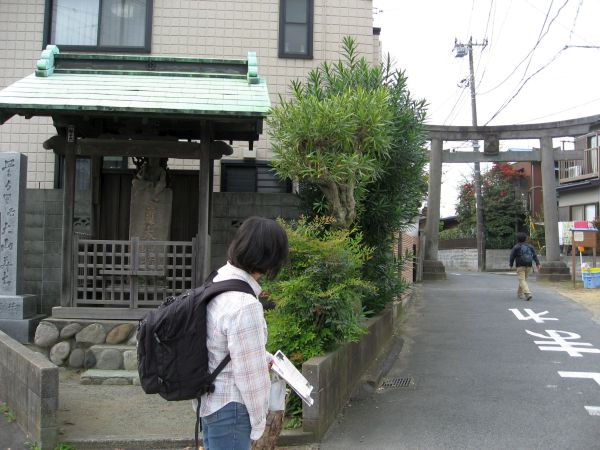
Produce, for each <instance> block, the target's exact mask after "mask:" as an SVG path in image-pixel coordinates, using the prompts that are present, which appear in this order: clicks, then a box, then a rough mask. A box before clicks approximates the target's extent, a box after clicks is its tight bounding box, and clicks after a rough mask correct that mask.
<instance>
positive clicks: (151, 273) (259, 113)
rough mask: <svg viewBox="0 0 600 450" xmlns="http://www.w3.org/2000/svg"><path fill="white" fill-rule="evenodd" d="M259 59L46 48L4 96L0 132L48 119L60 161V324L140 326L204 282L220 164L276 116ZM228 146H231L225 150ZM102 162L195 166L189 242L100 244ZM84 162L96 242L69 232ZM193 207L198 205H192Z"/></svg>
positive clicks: (56, 313)
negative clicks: (149, 310) (147, 314)
mask: <svg viewBox="0 0 600 450" xmlns="http://www.w3.org/2000/svg"><path fill="white" fill-rule="evenodd" d="M270 106H271V104H270V100H269V94H268V90H267V85H266V83H265V81H264V80H262V79H261V78H260V77H259V76H258V67H257V60H256V54H255V53H254V52H249V53H248V57H247V58H245V59H200V58H176V57H161V56H148V55H143V56H139V55H105V54H79V53H77V54H75V53H72V54H68V53H60V52H59V49H58V48H57V47H56V46H48V47H47V48H46V50H44V51H43V52H42V55H41V59H40V60H39V61H38V62H37V68H36V70H35V73H34V74H32V75H30V76H27V77H25V78H23V79H21V80H19V81H17V82H15V83H13V84H12V85H10V86H8V87H6V88H5V89H3V90H2V91H0V124H4V123H5V122H6V121H7V120H9V119H10V118H11V117H13V116H14V115H21V116H24V117H26V118H31V117H34V116H49V117H52V120H53V124H54V127H55V128H56V132H57V134H56V135H55V136H52V137H49V138H48V140H46V141H45V142H44V148H46V149H48V150H53V151H54V152H55V153H57V154H59V155H63V156H64V159H63V161H64V166H63V171H62V172H63V179H62V181H63V183H62V186H63V223H62V228H63V237H62V262H63V263H62V287H61V296H60V306H58V305H57V307H55V308H53V313H52V315H53V317H62V318H89V319H138V318H139V317H141V316H142V315H143V314H144V311H143V308H144V307H152V306H155V305H157V304H158V303H160V301H162V299H163V298H164V296H165V295H171V294H173V293H178V292H181V291H183V290H185V289H188V288H190V287H192V286H194V285H197V284H198V283H199V280H202V279H204V277H205V276H206V275H207V273H208V270H209V267H208V264H209V263H208V261H209V260H210V259H209V256H210V223H209V221H210V217H211V212H210V207H211V192H212V178H213V173H212V172H213V165H214V164H213V161H214V160H215V159H219V158H221V157H222V156H223V155H227V154H231V153H232V148H231V147H230V145H229V144H231V143H232V142H233V141H245V142H248V143H249V145H250V148H252V144H253V142H254V141H257V140H258V139H259V135H260V134H261V133H262V130H263V120H264V118H265V116H266V115H267V113H268V110H269V108H270ZM226 142H229V144H228V143H226ZM103 156H122V157H136V158H142V157H145V158H178V159H192V160H198V161H199V166H198V175H199V176H198V180H199V182H198V193H197V205H194V207H193V208H191V209H195V208H196V207H197V208H198V220H197V224H198V225H197V233H196V237H195V239H193V240H192V242H183V241H177V242H169V241H140V240H139V239H137V238H133V239H130V240H100V239H98V232H97V230H98V223H99V221H100V220H101V216H102V220H106V218H107V215H108V217H109V218H110V219H109V220H118V217H116V215H118V214H119V213H118V212H117V211H101V210H100V207H99V205H100V203H99V201H98V199H97V198H96V197H97V196H98V195H101V193H102V187H101V186H99V183H100V181H99V180H100V177H99V174H100V169H101V165H102V157H103ZM77 157H89V158H90V160H91V174H92V177H91V180H92V192H93V193H94V194H93V197H94V199H93V200H92V207H91V208H92V213H91V230H92V233H91V237H90V238H89V239H88V238H87V237H86V239H81V238H79V237H77V236H75V234H74V232H73V218H74V201H75V166H76V158H77ZM190 197H191V198H194V199H195V198H196V196H190Z"/></svg>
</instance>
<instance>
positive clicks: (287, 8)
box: [279, 0, 313, 59]
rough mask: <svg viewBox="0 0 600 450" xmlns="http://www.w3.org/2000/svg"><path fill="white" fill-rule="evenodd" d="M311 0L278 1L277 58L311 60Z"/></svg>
mask: <svg viewBox="0 0 600 450" xmlns="http://www.w3.org/2000/svg"><path fill="white" fill-rule="evenodd" d="M312 34H313V0H280V3H279V57H280V58H305V59H311V58H312V50H313V49H312V45H313V37H312Z"/></svg>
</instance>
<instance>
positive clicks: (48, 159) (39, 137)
mask: <svg viewBox="0 0 600 450" xmlns="http://www.w3.org/2000/svg"><path fill="white" fill-rule="evenodd" d="M43 28H44V0H0V89H2V88H4V87H6V86H8V85H9V84H11V83H13V82H15V81H17V80H19V79H20V78H23V77H25V76H27V75H29V74H31V73H32V72H33V70H34V67H35V62H36V61H37V59H38V58H39V56H40V52H41V51H42V32H43ZM54 134H55V130H54V127H52V121H51V119H47V118H38V117H34V118H32V119H29V120H27V119H25V118H23V117H13V118H12V119H11V120H9V121H8V122H7V123H5V124H4V125H2V126H0V151H3V152H6V151H11V152H22V153H25V154H27V158H28V159H27V167H28V173H27V187H28V188H39V189H50V188H52V187H53V180H54V154H53V153H52V152H51V151H48V150H44V149H43V148H42V145H41V143H42V142H43V141H44V140H46V139H48V138H49V137H50V136H53V135H54Z"/></svg>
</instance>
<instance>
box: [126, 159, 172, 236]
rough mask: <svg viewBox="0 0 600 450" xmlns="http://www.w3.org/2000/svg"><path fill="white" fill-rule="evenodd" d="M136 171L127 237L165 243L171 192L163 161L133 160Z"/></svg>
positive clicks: (169, 226)
mask: <svg viewBox="0 0 600 450" xmlns="http://www.w3.org/2000/svg"><path fill="white" fill-rule="evenodd" d="M134 163H135V164H136V166H137V168H138V171H137V174H136V176H135V178H134V179H133V182H132V186H131V209H130V218H129V237H130V238H132V237H138V238H140V239H141V240H145V241H167V240H169V232H170V229H171V209H172V204H173V191H172V190H171V188H169V187H167V167H166V158H164V159H160V158H135V159H134Z"/></svg>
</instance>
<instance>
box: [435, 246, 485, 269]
mask: <svg viewBox="0 0 600 450" xmlns="http://www.w3.org/2000/svg"><path fill="white" fill-rule="evenodd" d="M438 259H439V260H440V261H441V262H442V263H443V264H444V267H445V268H446V272H448V271H453V270H454V271H473V272H477V249H476V248H457V249H453V250H438Z"/></svg>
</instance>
